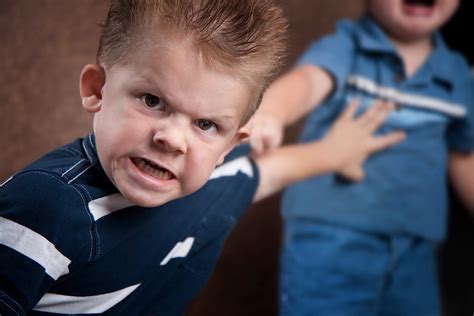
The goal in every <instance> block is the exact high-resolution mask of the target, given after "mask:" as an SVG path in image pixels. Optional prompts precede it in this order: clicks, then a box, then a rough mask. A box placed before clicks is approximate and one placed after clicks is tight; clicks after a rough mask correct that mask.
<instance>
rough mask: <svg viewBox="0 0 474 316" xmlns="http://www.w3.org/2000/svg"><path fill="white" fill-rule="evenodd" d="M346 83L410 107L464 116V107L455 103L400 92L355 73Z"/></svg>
mask: <svg viewBox="0 0 474 316" xmlns="http://www.w3.org/2000/svg"><path fill="white" fill-rule="evenodd" d="M347 83H348V84H349V85H350V86H353V87H355V88H357V89H359V90H361V91H364V92H367V93H369V94H372V95H374V96H375V97H377V98H381V99H385V100H388V101H393V102H396V103H399V104H404V105H408V106H412V107H418V108H423V109H428V110H434V111H439V112H442V113H445V114H448V115H451V116H454V117H464V116H466V109H465V108H464V107H463V106H462V105H460V104H457V103H451V102H446V101H444V100H440V99H436V98H430V97H425V96H422V95H417V94H410V93H404V92H400V91H398V90H396V89H393V88H389V87H385V86H381V85H378V84H377V83H376V82H375V81H373V80H371V79H369V78H366V77H362V76H357V75H351V76H349V78H348V79H347Z"/></svg>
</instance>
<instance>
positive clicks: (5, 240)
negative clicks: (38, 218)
mask: <svg viewBox="0 0 474 316" xmlns="http://www.w3.org/2000/svg"><path fill="white" fill-rule="evenodd" d="M0 244H3V245H5V246H7V247H9V248H12V249H14V250H15V251H17V252H19V253H21V254H22V255H24V256H26V257H28V258H30V259H31V260H34V261H36V262H37V263H38V264H40V265H41V266H42V267H43V268H44V269H45V272H46V273H47V274H48V275H49V276H51V278H53V279H54V280H57V279H58V278H59V277H60V276H62V275H65V274H68V273H69V268H68V266H69V264H70V263H71V260H69V259H68V258H67V257H66V256H64V255H63V254H62V253H61V252H60V251H59V250H58V249H56V247H55V246H54V244H52V243H51V242H50V241H49V240H47V239H46V238H44V237H43V236H41V235H40V234H38V233H37V232H34V231H33V230H31V229H29V228H28V227H25V226H23V225H20V224H18V223H15V222H14V221H11V220H9V219H7V218H4V217H0Z"/></svg>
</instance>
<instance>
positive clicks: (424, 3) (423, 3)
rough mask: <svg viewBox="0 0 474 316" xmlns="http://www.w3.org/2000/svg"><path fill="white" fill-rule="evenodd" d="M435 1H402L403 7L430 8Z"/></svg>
mask: <svg viewBox="0 0 474 316" xmlns="http://www.w3.org/2000/svg"><path fill="white" fill-rule="evenodd" d="M435 2H436V0H404V3H405V5H410V6H423V7H429V8H430V7H432V6H434V4H435Z"/></svg>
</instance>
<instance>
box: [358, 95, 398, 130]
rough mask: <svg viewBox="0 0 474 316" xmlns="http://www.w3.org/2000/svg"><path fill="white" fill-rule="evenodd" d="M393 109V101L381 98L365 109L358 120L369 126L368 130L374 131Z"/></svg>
mask: <svg viewBox="0 0 474 316" xmlns="http://www.w3.org/2000/svg"><path fill="white" fill-rule="evenodd" d="M392 110H393V104H392V103H388V102H384V101H380V100H379V101H376V102H375V103H374V104H373V105H372V106H371V107H370V108H369V109H368V110H367V111H365V113H364V114H362V115H361V116H360V117H359V118H358V119H357V121H358V123H359V124H361V125H362V126H364V127H365V128H367V131H368V132H370V133H372V132H374V131H375V130H376V129H377V128H378V127H379V126H380V125H381V124H382V123H383V122H384V121H385V119H386V118H387V117H388V115H389V114H390V112H391V111H392Z"/></svg>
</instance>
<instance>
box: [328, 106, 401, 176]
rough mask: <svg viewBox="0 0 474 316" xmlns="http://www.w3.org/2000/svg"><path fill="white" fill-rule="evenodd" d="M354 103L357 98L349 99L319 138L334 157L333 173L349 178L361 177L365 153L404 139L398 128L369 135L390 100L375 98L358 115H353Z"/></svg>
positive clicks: (373, 130)
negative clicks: (338, 115)
mask: <svg viewBox="0 0 474 316" xmlns="http://www.w3.org/2000/svg"><path fill="white" fill-rule="evenodd" d="M358 104H359V102H358V101H354V102H352V103H351V104H350V105H349V106H348V107H347V109H346V110H345V111H344V112H343V113H342V114H341V116H340V117H339V118H338V119H337V120H336V122H335V123H334V124H333V126H332V127H331V129H330V130H329V132H328V133H327V135H326V137H325V138H324V139H323V142H324V143H326V145H327V147H328V150H329V153H330V155H331V157H333V158H334V159H335V163H336V165H335V167H336V173H337V174H338V175H340V176H343V177H344V178H347V179H348V180H352V181H361V180H363V179H364V177H365V174H364V169H363V164H364V162H365V160H366V159H367V157H368V156H369V155H371V154H373V153H375V152H377V151H380V150H383V149H386V148H388V147H390V146H393V145H395V144H397V143H399V142H401V141H402V140H403V139H405V133H404V132H402V131H397V132H393V133H390V134H386V135H383V136H374V135H373V133H374V132H375V131H376V130H377V128H378V127H379V126H380V125H381V124H382V123H383V121H384V120H385V118H386V117H387V116H388V115H389V113H390V111H391V110H392V109H393V106H392V105H391V104H388V103H385V102H382V101H378V102H376V104H374V105H373V106H371V107H370V108H369V109H368V110H367V111H366V112H365V113H364V114H362V115H361V116H360V117H357V118H354V115H355V112H356V110H357V107H358Z"/></svg>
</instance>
